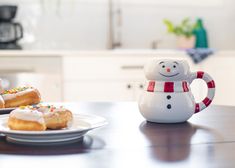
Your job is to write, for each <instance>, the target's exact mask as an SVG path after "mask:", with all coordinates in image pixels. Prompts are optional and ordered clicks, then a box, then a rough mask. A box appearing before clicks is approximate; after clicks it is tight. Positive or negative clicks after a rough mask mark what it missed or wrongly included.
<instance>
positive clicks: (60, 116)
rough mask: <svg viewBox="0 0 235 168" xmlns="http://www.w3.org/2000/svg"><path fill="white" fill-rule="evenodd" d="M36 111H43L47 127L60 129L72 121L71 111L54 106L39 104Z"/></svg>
mask: <svg viewBox="0 0 235 168" xmlns="http://www.w3.org/2000/svg"><path fill="white" fill-rule="evenodd" d="M38 111H40V112H42V113H44V119H45V123H46V126H47V129H62V128H66V127H68V125H69V124H70V122H71V121H72V118H73V117H72V112H71V111H69V110H67V109H65V108H63V107H59V108H56V107H55V106H40V105H39V108H38Z"/></svg>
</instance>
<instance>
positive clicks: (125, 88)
mask: <svg viewBox="0 0 235 168" xmlns="http://www.w3.org/2000/svg"><path fill="white" fill-rule="evenodd" d="M133 87H134V86H133V85H132V84H131V83H128V82H119V81H118V82H115V81H107V82H105V81H76V82H66V83H65V87H64V89H65V92H64V93H65V95H64V97H65V101H132V100H133V93H134V92H133Z"/></svg>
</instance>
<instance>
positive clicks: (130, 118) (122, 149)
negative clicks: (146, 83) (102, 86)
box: [0, 102, 235, 168]
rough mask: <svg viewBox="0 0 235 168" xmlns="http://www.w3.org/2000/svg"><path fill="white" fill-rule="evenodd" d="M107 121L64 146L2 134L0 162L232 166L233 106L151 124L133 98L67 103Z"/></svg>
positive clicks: (26, 166) (234, 150)
mask: <svg viewBox="0 0 235 168" xmlns="http://www.w3.org/2000/svg"><path fill="white" fill-rule="evenodd" d="M64 106H65V107H67V108H69V109H71V110H72V111H73V112H75V113H88V114H95V115H99V116H103V117H105V118H106V119H107V121H108V122H109V124H108V125H107V126H105V127H103V128H99V129H97V130H93V131H90V132H88V134H87V135H86V136H85V137H84V140H83V141H82V142H77V143H74V144H70V145H64V146H46V147H42V146H41V147H34V146H21V145H14V144H11V143H8V142H6V141H5V138H4V137H2V138H0V167H1V168H9V167H18V168H23V167H24V168H31V167H34V168H39V167H40V168H41V167H53V166H55V165H56V167H57V168H62V167H68V166H69V167H71V168H73V167H82V168H93V167H101V168H106V167H107V168H110V167H112V168H120V167H148V168H152V167H153V168H156V167H161V168H162V167H174V168H177V167H180V168H181V167H206V168H209V167H213V168H214V167H234V165H235V160H234V155H235V134H234V127H235V124H234V118H235V107H232V106H210V107H208V108H207V109H206V110H204V111H203V112H200V113H198V114H196V115H194V116H193V117H192V118H191V119H190V120H189V121H188V122H185V123H181V124H154V123H148V122H146V121H145V120H144V119H143V117H142V116H141V115H140V113H139V110H138V106H137V103H136V102H80V103H66V104H64Z"/></svg>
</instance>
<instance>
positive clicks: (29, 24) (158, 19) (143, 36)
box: [0, 0, 235, 50]
mask: <svg viewBox="0 0 235 168" xmlns="http://www.w3.org/2000/svg"><path fill="white" fill-rule="evenodd" d="M0 4H13V5H14V4H16V5H17V6H18V11H17V15H16V18H15V20H16V21H18V22H20V23H21V24H22V25H23V27H24V38H23V39H22V40H21V41H20V44H21V45H22V46H23V48H24V49H27V50H34V49H49V50H51V49H56V50H57V49H60V50H61V49H62V50H67V49H68V50H77V49H79V50H80V49H81V50H102V49H107V48H111V47H112V48H122V49H129V48H133V49H135V48H137V49H140V48H141V49H142V48H143V49H149V48H152V47H153V46H155V47H154V48H160V49H166V48H167V49H168V48H175V47H176V46H175V40H176V39H175V37H174V36H169V34H167V32H166V28H165V26H164V25H163V22H162V21H163V19H165V18H168V19H170V20H172V21H173V22H176V23H177V22H180V21H181V20H182V18H185V17H189V18H190V19H191V20H192V21H194V20H196V19H197V18H199V17H200V18H203V21H204V23H205V27H206V28H207V31H208V35H209V43H210V46H211V47H212V48H216V49H223V50H224V49H226V50H227V49H234V48H235V22H234V20H235V12H234V10H235V2H234V1H233V0H197V1H189V0H49V1H47V0H18V1H17V0H5V1H4V0H1V1H0ZM110 22H111V23H110ZM110 43H111V44H110Z"/></svg>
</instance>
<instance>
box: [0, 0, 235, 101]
mask: <svg viewBox="0 0 235 168" xmlns="http://www.w3.org/2000/svg"><path fill="white" fill-rule="evenodd" d="M9 5H13V7H12V6H10V7H9ZM234 11H235V1H233V0H197V1H193V0H191V1H189V0H0V48H1V50H0V62H1V66H0V77H1V78H2V80H3V85H4V88H6V89H7V88H12V87H15V86H19V85H25V84H27V85H32V86H35V87H37V88H38V89H39V90H40V91H41V93H42V97H43V100H44V101H137V100H138V97H139V95H140V93H141V92H142V91H143V88H144V84H145V80H146V79H145V76H144V74H143V67H144V65H145V63H146V62H147V61H148V60H149V59H151V58H153V57H157V58H173V59H185V60H187V61H188V62H189V64H190V66H191V70H192V71H196V70H203V71H206V72H208V73H209V74H211V75H212V76H213V78H214V80H215V82H216V89H217V92H216V98H215V101H214V102H213V103H214V104H223V105H235V101H234V99H233V95H235V89H234V87H233V84H235V22H234V21H235V12H234ZM165 19H167V23H168V27H167V26H166V20H165ZM164 21H165V24H164ZM181 23H182V25H184V26H185V25H186V28H187V29H188V28H189V27H190V26H191V28H192V26H193V28H194V26H195V29H192V30H193V31H191V29H190V28H189V29H190V30H189V31H188V30H187V31H188V32H186V33H185V32H183V35H185V34H186V35H188V37H192V36H193V37H196V38H194V39H193V40H192V41H191V42H193V43H191V46H188V43H187V42H186V43H185V41H183V42H182V44H184V46H183V47H182V46H181V47H179V44H178V40H179V37H181V36H178V35H179V34H178V35H177V33H182V32H181V29H180V28H182V25H181V27H179V28H178V29H173V27H174V26H175V25H177V24H181ZM201 23H203V27H201V28H200V29H199V27H198V26H199V25H201ZM172 25H173V26H172ZM196 28H197V29H196ZM171 31H172V32H173V33H172V32H171ZM169 32H171V33H169ZM176 35H177V36H176ZM180 35H182V34H180ZM194 35H195V36H194ZM186 39H189V38H186ZM199 39H200V40H199ZM198 40H199V43H198ZM185 44H186V45H185ZM228 80H229V82H227V81H228ZM231 83H232V84H231ZM192 90H193V92H194V94H195V96H196V100H198V101H199V100H202V98H203V97H204V96H205V95H206V85H205V83H203V82H202V81H200V82H194V83H193V84H192Z"/></svg>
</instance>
